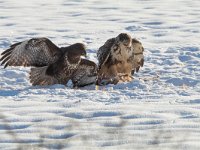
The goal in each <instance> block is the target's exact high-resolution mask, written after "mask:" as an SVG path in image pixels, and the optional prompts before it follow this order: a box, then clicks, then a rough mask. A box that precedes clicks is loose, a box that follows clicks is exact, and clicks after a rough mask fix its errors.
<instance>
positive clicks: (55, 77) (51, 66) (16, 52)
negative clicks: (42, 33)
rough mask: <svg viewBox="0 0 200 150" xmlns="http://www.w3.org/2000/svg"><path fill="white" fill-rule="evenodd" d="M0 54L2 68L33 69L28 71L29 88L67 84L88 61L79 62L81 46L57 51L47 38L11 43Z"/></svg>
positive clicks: (72, 46)
mask: <svg viewBox="0 0 200 150" xmlns="http://www.w3.org/2000/svg"><path fill="white" fill-rule="evenodd" d="M1 55H2V57H1V59H0V61H1V62H2V63H1V65H4V68H6V67H7V66H33V67H34V68H31V71H30V82H31V83H32V85H52V84H67V82H68V80H69V79H71V78H72V76H73V78H75V77H74V75H76V76H79V74H78V73H76V74H74V72H75V71H77V69H78V68H79V67H80V70H81V69H82V68H81V67H82V66H87V65H88V64H87V62H88V60H82V59H81V56H86V51H85V45H84V44H82V43H75V44H73V45H70V46H68V47H61V48H59V47H57V46H56V45H55V44H54V43H52V42H51V41H50V40H49V39H48V38H32V39H30V40H26V41H23V42H19V43H16V44H13V45H11V46H10V48H9V49H7V50H5V51H4V52H3V53H2V54H1ZM80 64H81V65H80ZM85 68H87V67H85ZM89 68H90V63H89ZM89 70H90V69H89ZM85 73H88V72H85ZM89 75H90V74H89ZM82 76H83V75H82ZM85 76H87V75H85ZM77 79H79V78H78V77H77ZM75 80H76V79H75ZM75 80H74V81H75ZM80 81H81V80H80V79H79V80H76V82H77V83H79V82H80ZM78 85H81V83H79V84H78Z"/></svg>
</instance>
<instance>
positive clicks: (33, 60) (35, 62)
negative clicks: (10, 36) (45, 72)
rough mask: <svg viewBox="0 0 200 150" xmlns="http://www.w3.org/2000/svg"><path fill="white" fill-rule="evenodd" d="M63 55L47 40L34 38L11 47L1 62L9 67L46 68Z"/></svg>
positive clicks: (4, 53)
mask: <svg viewBox="0 0 200 150" xmlns="http://www.w3.org/2000/svg"><path fill="white" fill-rule="evenodd" d="M62 54H63V52H62V50H61V49H60V48H59V47H57V46H56V45H55V44H53V43H52V42H51V41H50V40H49V39H47V38H32V39H30V40H26V41H23V42H19V43H16V44H13V45H11V46H10V48H9V49H7V50H5V51H4V52H3V53H2V54H1V55H2V57H1V59H0V61H2V63H1V65H4V68H6V67H7V66H38V67H39V66H45V65H49V64H51V63H54V62H55V61H56V60H58V59H59V58H60V57H61V55H62Z"/></svg>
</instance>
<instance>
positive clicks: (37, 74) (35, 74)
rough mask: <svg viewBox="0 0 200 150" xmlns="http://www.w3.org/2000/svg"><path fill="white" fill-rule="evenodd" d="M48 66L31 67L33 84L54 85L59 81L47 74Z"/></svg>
mask: <svg viewBox="0 0 200 150" xmlns="http://www.w3.org/2000/svg"><path fill="white" fill-rule="evenodd" d="M47 68H48V66H45V67H38V68H31V71H30V77H29V78H30V82H31V83H32V85H33V86H36V85H53V84H57V83H58V81H57V80H56V79H55V78H54V77H52V76H49V75H47V74H46V70H47Z"/></svg>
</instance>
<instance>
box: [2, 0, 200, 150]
mask: <svg viewBox="0 0 200 150" xmlns="http://www.w3.org/2000/svg"><path fill="white" fill-rule="evenodd" d="M199 8H200V1H199V0H192V1H191V0H176V1H174V0H167V1H166V0H123V1H121V0H109V1H107V0H51V1H49V0H32V1H28V0H20V1H16V0H0V33H1V34H0V52H2V51H3V50H5V49H7V48H8V47H9V46H10V45H11V44H13V43H15V42H20V41H23V40H27V39H30V38H32V37H48V38H50V39H51V40H52V41H53V42H54V43H55V44H57V45H59V46H65V45H69V44H73V43H75V42H83V43H85V44H86V45H87V48H88V50H87V52H88V56H89V59H90V60H93V61H95V62H97V58H96V52H97V50H98V48H99V47H100V46H101V45H103V43H104V42H105V41H106V40H107V39H109V38H112V37H115V36H117V35H118V34H119V33H121V32H127V33H129V34H131V35H132V36H133V37H135V38H137V39H138V40H140V41H141V42H142V44H143V45H144V48H145V52H144V54H145V63H144V67H143V68H142V69H141V70H140V72H139V73H137V74H135V76H134V80H133V81H132V82H129V83H120V84H118V85H107V86H102V87H100V88H99V90H95V85H91V86H87V87H84V88H80V89H73V88H72V86H71V85H70V84H69V85H68V86H67V87H66V86H63V85H53V86H48V87H40V86H36V87H32V86H31V84H30V82H29V80H28V76H29V70H30V68H23V67H8V68H6V69H3V66H0V77H1V78H0V134H1V136H0V149H5V150H10V149H44V150H45V149H74V150H79V149H80V150H84V149H85V150H89V149H92V150H95V149H97V150H101V149H106V150H116V149H120V150H121V149H131V150H133V149H137V150H138V149H142V150H144V149H148V150H160V149H162V150H168V149H169V150H199V149H200V144H199V141H200V41H199V40H200V9H199Z"/></svg>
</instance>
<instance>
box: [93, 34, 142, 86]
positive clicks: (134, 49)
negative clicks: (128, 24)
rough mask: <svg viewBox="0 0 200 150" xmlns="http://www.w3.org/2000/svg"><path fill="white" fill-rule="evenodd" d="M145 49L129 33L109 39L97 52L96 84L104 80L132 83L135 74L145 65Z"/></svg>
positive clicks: (115, 82)
mask: <svg viewBox="0 0 200 150" xmlns="http://www.w3.org/2000/svg"><path fill="white" fill-rule="evenodd" d="M143 51H144V48H143V46H142V44H141V42H139V41H138V40H136V39H134V38H131V36H130V35H129V34H127V33H120V34H119V35H118V36H117V37H116V38H111V39H108V40H107V41H106V42H105V44H104V45H103V46H101V47H100V48H99V50H98V51H97V58H98V61H99V64H98V77H97V82H96V84H98V85H101V83H102V81H103V80H107V81H108V83H114V84H117V83H118V82H119V81H122V82H124V81H131V80H132V79H133V78H132V75H133V74H134V72H135V71H136V72H138V71H139V69H140V67H142V66H143V64H144V56H143Z"/></svg>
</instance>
